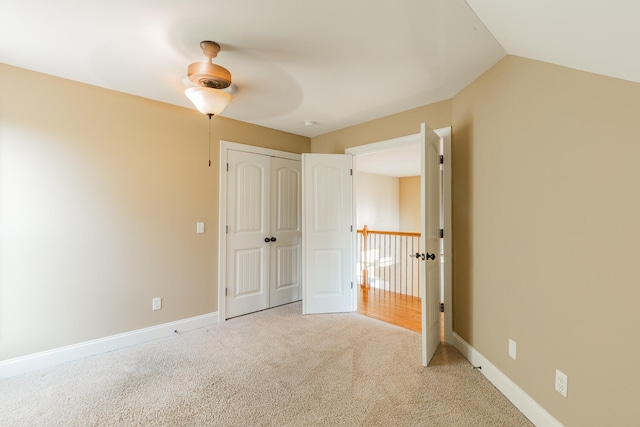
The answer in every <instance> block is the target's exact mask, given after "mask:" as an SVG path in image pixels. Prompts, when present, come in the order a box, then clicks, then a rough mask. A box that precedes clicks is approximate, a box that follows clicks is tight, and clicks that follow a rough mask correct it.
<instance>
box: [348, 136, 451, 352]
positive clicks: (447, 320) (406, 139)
mask: <svg viewBox="0 0 640 427" xmlns="http://www.w3.org/2000/svg"><path fill="white" fill-rule="evenodd" d="M433 131H434V132H435V133H436V134H437V135H438V136H439V137H440V140H441V144H440V148H441V152H440V154H441V155H442V156H444V157H443V160H444V164H443V174H442V186H443V199H442V204H443V218H442V221H443V225H442V228H443V230H444V239H443V252H444V260H445V262H444V266H443V268H442V269H441V274H442V276H443V277H442V279H443V282H444V290H443V291H444V294H443V295H441V298H442V300H443V303H444V307H445V310H444V341H445V342H446V343H448V344H453V325H452V322H453V313H452V311H453V310H452V301H453V298H452V297H453V294H452V276H451V274H452V266H451V254H452V252H451V241H452V239H451V237H452V227H451V127H450V126H449V127H444V128H440V129H434V130H433ZM420 135H421V134H420V133H416V134H413V135H407V136H401V137H398V138H392V139H387V140H383V141H378V142H373V143H370V144H365V145H359V146H356V147H351V148H347V149H346V150H345V153H346V154H351V155H353V156H354V169H356V164H357V161H358V157H357V156H358V155H359V154H367V153H374V152H377V151H385V150H390V149H393V148H400V147H405V146H408V145H415V144H424V141H422V140H421V138H420ZM357 179H358V178H357V174H356V176H355V182H354V193H353V198H354V204H355V200H356V191H357V188H358V182H357ZM354 209H355V206H354ZM422 316H423V317H424V316H426V313H422Z"/></svg>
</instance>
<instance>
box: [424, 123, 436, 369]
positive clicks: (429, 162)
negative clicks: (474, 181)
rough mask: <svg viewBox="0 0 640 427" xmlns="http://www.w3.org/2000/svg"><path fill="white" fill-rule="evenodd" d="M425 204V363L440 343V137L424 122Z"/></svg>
mask: <svg viewBox="0 0 640 427" xmlns="http://www.w3.org/2000/svg"><path fill="white" fill-rule="evenodd" d="M421 133H422V136H423V140H424V144H422V147H423V152H422V154H423V156H422V158H423V162H424V163H423V168H422V178H421V184H422V191H423V194H422V201H423V203H422V207H423V225H422V228H423V229H422V235H423V236H424V239H422V240H423V245H424V252H423V253H424V254H428V255H431V254H433V256H435V259H433V260H431V259H426V260H425V261H423V262H424V268H423V269H422V286H423V289H422V295H423V298H422V364H423V365H424V366H427V365H428V363H429V361H430V360H431V358H432V357H433V354H434V353H435V351H436V349H437V348H438V346H439V345H440V266H441V263H440V213H441V210H440V200H441V199H440V188H441V186H440V137H439V136H438V135H437V134H436V133H435V132H433V131H432V130H431V129H429V128H427V127H426V126H425V125H424V124H422V129H421Z"/></svg>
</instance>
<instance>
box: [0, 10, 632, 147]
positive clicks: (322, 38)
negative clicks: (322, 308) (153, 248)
mask: <svg viewBox="0 0 640 427" xmlns="http://www.w3.org/2000/svg"><path fill="white" fill-rule="evenodd" d="M467 3H468V4H467ZM469 5H471V7H469ZM471 8H473V10H472V9H471ZM474 11H475V12H474ZM476 13H477V15H476ZM478 16H479V17H480V18H478ZM639 16H640V2H639V1H637V0H607V1H606V2H605V0H561V1H558V0H492V1H485V0H468V2H465V1H464V0H322V1H314V2H312V1H304V0H269V1H264V0H235V1H229V0H183V1H176V0H135V1H131V0H110V1H105V0H56V1H51V0H20V1H18V0H0V62H3V63H6V64H10V65H15V66H18V67H23V68H27V69H31V70H35V71H39V72H43V73H47V74H51V75H55V76H59V77H63V78H68V79H72V80H76V81H80V82H84V83H89V84H92V85H96V86H101V87H105V88H109V89H113V90H117V91H121V92H126V93H130V94H134V95H138V96H142V97H146V98H150V99H155V100H158V101H162V102H167V103H170V104H175V105H180V106H184V107H189V108H193V107H192V105H191V104H190V102H189V101H188V100H187V98H186V97H185V96H184V93H183V91H184V88H185V86H184V83H183V80H184V76H185V75H186V69H187V65H188V64H189V63H191V62H195V61H201V60H202V59H203V56H202V53H201V51H200V48H199V43H200V41H202V40H214V41H217V42H218V43H220V44H221V45H222V52H221V53H220V54H219V55H218V57H217V58H216V60H215V61H214V62H215V63H217V64H219V65H221V66H223V67H226V68H227V69H229V70H230V71H231V73H232V76H233V81H234V84H235V85H236V86H237V87H238V92H237V93H236V95H235V99H234V101H233V102H232V103H231V104H230V105H229V106H228V107H227V109H225V111H224V112H223V113H222V116H225V117H230V118H233V119H237V120H242V121H246V122H250V123H255V124H258V125H262V126H267V127H270V128H274V129H280V130H284V131H288V132H292V133H295V134H299V135H305V136H309V137H312V136H316V135H319V134H323V133H326V132H329V131H332V130H337V129H341V128H344V127H347V126H350V125H353V124H357V123H361V122H364V121H368V120H372V119H375V118H378V117H382V116H386V115H389V114H393V113H397V112H400V111H404V110H407V109H411V108H415V107H418V106H422V105H425V104H429V103H433V102H436V101H440V100H443V99H448V98H451V97H452V96H454V95H455V94H456V93H457V92H459V91H460V90H461V89H462V88H464V87H465V86H466V85H468V84H469V83H470V82H472V81H473V80H474V79H475V78H476V77H478V76H479V75H480V74H482V73H483V72H484V71H486V70H487V69H488V68H490V67H491V66H492V65H493V64H495V63H496V62H497V61H499V60H500V59H501V58H502V57H503V56H504V55H505V54H507V53H509V54H514V55H519V56H524V57H529V58H534V59H539V60H542V61H547V62H552V63H556V64H560V65H565V66H568V67H573V68H578V69H582V70H587V71H592V72H596V73H601V74H606V75H610V76H614V77H619V78H623V79H627V80H631V81H636V82H640V56H639V55H637V54H636V51H637V46H636V45H637V41H638V40H640V25H637V23H636V22H635V21H636V20H637V18H638V17H639ZM480 19H482V21H481V20H480ZM483 22H484V23H483ZM485 24H486V26H485ZM487 27H488V29H487ZM494 36H495V38H494ZM304 120H313V121H316V122H317V123H318V124H317V125H315V126H304V123H303V122H304Z"/></svg>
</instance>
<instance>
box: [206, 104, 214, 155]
mask: <svg viewBox="0 0 640 427" xmlns="http://www.w3.org/2000/svg"><path fill="white" fill-rule="evenodd" d="M207 116H209V167H211V116H213V114H207Z"/></svg>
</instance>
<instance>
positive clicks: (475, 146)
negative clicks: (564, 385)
mask: <svg viewBox="0 0 640 427" xmlns="http://www.w3.org/2000/svg"><path fill="white" fill-rule="evenodd" d="M639 118H640V85H639V84H635V83H630V82H626V81H622V80H616V79H611V78H606V77H602V76H597V75H593V74H588V73H584V72H579V71H575V70H571V69H567V68H562V67H558V66H554V65H550V64H546V63H541V62H537V61H532V60H525V59H522V58H518V57H507V58H505V59H504V60H502V61H501V62H499V63H498V64H497V65H496V66H494V67H493V68H492V69H490V70H489V71H488V72H487V73H485V74H484V75H483V76H481V77H480V78H479V79H477V80H476V81H475V82H474V83H473V84H471V85H470V86H468V87H467V88H466V89H464V90H463V91H462V92H461V93H459V94H458V95H457V96H456V97H455V98H454V99H453V143H452V149H453V153H452V160H453V166H452V168H453V238H454V241H453V246H454V254H453V255H454V259H453V265H454V277H453V283H454V289H453V292H454V313H453V314H454V330H455V331H456V332H457V333H458V334H460V335H461V336H462V337H463V338H464V339H465V340H467V341H468V342H469V343H470V344H472V345H473V347H474V348H476V349H477V350H478V351H480V352H481V353H482V354H483V355H485V356H486V357H488V359H489V360H490V361H491V362H492V363H493V364H494V365H496V366H497V367H498V368H499V369H500V370H501V371H502V372H504V373H505V374H507V375H508V376H509V377H510V378H511V379H512V380H513V381H515V382H516V383H517V384H518V385H519V386H520V387H521V388H522V389H524V391H525V392H526V393H528V394H529V395H530V396H532V397H533V398H534V399H535V400H536V401H537V402H538V403H540V404H541V405H542V406H543V407H544V408H545V409H546V410H547V411H549V412H550V413H551V414H552V415H553V416H555V417H556V418H557V419H558V420H559V421H560V422H562V423H564V424H565V425H567V426H587V425H589V426H599V425H632V424H635V423H637V422H638V415H639V412H638V409H637V393H635V392H634V390H637V387H638V384H639V383H640V369H638V368H637V367H636V365H637V360H636V359H637V357H636V355H637V353H638V350H640V346H639V345H638V343H637V342H636V341H634V339H635V338H633V337H635V334H636V332H637V326H638V325H640V311H639V310H638V308H637V307H638V302H639V301H640V270H639V269H638V267H637V265H638V260H637V258H638V242H639V241H640V197H639V196H638V194H639V192H638V183H639V182H640V167H638V161H639V159H640V144H639V143H638V142H639V138H640V120H639ZM509 338H511V339H514V340H515V341H516V342H517V360H512V359H510V358H509V357H508V355H507V348H508V344H507V343H508V339H509ZM556 368H557V369H560V370H561V371H563V372H564V373H565V374H567V375H568V379H569V381H568V384H569V397H568V398H563V397H562V396H560V395H559V394H558V393H556V392H555V391H554V377H555V369H556Z"/></svg>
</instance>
